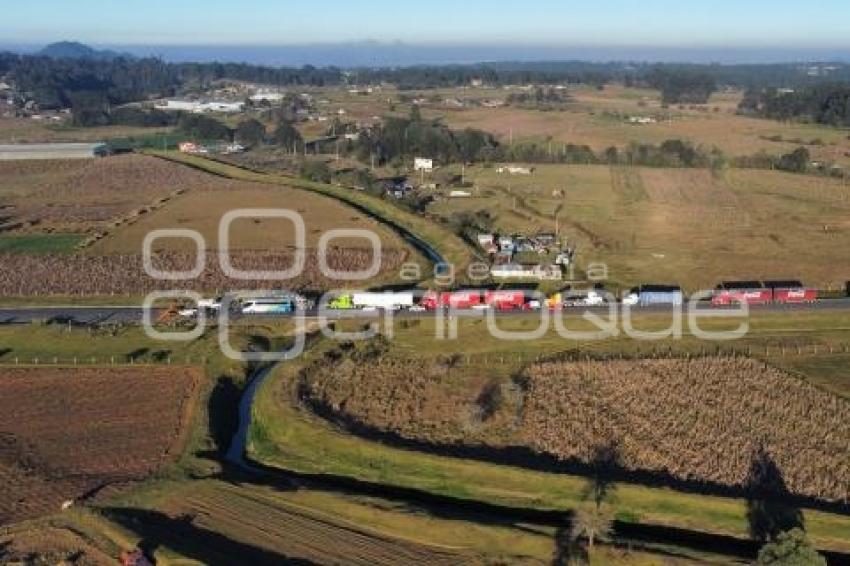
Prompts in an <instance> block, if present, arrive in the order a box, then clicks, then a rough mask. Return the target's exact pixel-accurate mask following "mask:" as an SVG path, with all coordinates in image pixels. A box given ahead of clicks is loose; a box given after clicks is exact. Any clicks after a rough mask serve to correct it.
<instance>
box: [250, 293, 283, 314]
mask: <svg viewBox="0 0 850 566" xmlns="http://www.w3.org/2000/svg"><path fill="white" fill-rule="evenodd" d="M293 312H295V301H293V300H292V298H290V297H263V298H254V299H246V300H245V302H243V303H242V314H291V313H293Z"/></svg>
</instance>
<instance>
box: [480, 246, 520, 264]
mask: <svg viewBox="0 0 850 566" xmlns="http://www.w3.org/2000/svg"><path fill="white" fill-rule="evenodd" d="M481 249H483V250H484V252H485V253H486V254H487V255H496V254H498V253H499V246H497V245H496V243H495V242H490V243H489V244H484V245H483V246H481ZM511 256H512V254H508V261H510V258H511Z"/></svg>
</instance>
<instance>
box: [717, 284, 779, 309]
mask: <svg viewBox="0 0 850 566" xmlns="http://www.w3.org/2000/svg"><path fill="white" fill-rule="evenodd" d="M771 301H773V290H771V289H769V288H767V287H765V286H764V284H763V283H762V282H761V281H731V282H723V283H721V284H720V285H718V286H717V289H716V290H715V291H714V296H713V297H712V298H711V304H713V305H715V306H724V305H740V304H745V303H746V304H748V305H767V304H770V302H771Z"/></svg>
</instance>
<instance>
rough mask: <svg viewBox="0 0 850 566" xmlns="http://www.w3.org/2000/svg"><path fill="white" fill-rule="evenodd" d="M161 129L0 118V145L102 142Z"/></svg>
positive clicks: (162, 130) (157, 132) (166, 130)
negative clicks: (94, 126) (91, 125)
mask: <svg viewBox="0 0 850 566" xmlns="http://www.w3.org/2000/svg"><path fill="white" fill-rule="evenodd" d="M168 131H169V130H168V129H167V128H166V129H163V128H141V127H132V126H100V127H96V128H75V127H73V126H71V125H69V124H67V123H65V122H62V123H58V124H57V123H56V122H52V121H51V122H47V121H39V120H31V119H25V118H0V143H49V142H102V141H107V140H109V139H112V138H124V137H129V136H147V135H152V134H159V133H165V132H168Z"/></svg>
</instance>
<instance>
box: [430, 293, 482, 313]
mask: <svg viewBox="0 0 850 566" xmlns="http://www.w3.org/2000/svg"><path fill="white" fill-rule="evenodd" d="M481 304H482V303H481V291H477V290H465V291H446V292H435V291H431V292H428V293H426V294H425V296H424V297H422V306H423V307H425V308H426V309H428V310H436V309H439V308H452V309H473V308H477V307H480V306H481Z"/></svg>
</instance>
